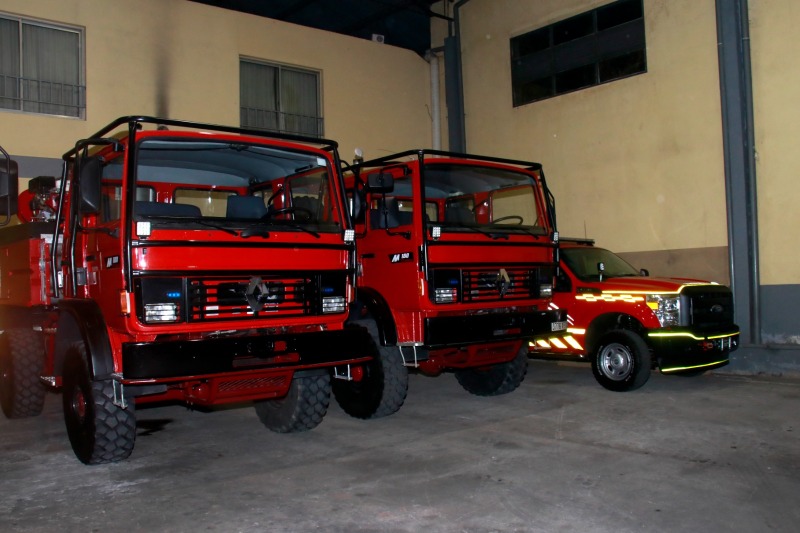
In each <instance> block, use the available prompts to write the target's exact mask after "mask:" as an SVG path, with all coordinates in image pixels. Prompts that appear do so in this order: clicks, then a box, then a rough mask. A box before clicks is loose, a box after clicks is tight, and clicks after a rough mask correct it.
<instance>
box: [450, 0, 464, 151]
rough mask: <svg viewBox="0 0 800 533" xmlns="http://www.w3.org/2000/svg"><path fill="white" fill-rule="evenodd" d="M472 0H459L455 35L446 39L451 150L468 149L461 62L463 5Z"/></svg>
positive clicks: (454, 10) (455, 11) (451, 30)
mask: <svg viewBox="0 0 800 533" xmlns="http://www.w3.org/2000/svg"><path fill="white" fill-rule="evenodd" d="M469 1H470V0H459V1H458V2H457V3H456V5H455V6H454V8H453V18H454V22H455V35H453V27H452V25H451V27H450V32H449V33H450V35H449V36H448V37H447V39H445V77H446V81H447V83H446V90H447V109H448V131H449V140H450V151H453V152H462V153H465V152H466V151H467V134H466V121H465V118H464V77H463V73H462V64H461V17H460V11H459V10H460V9H461V6H463V5H464V4H466V3H467V2H469Z"/></svg>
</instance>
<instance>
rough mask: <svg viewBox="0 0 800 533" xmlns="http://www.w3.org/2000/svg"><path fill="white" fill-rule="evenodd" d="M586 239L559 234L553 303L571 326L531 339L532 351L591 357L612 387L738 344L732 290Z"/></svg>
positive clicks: (699, 362) (672, 370)
mask: <svg viewBox="0 0 800 533" xmlns="http://www.w3.org/2000/svg"><path fill="white" fill-rule="evenodd" d="M593 244H594V243H593V241H591V240H580V239H562V241H561V243H560V253H561V270H560V274H559V277H558V281H557V284H556V289H555V292H554V295H553V304H552V305H553V306H554V307H558V308H561V309H567V310H568V312H569V316H568V320H569V327H568V329H567V331H566V332H564V333H563V334H560V335H551V336H550V337H549V338H542V339H538V340H535V341H531V342H530V351H531V356H532V357H535V358H557V359H564V358H566V359H575V360H587V359H588V360H590V361H591V364H592V371H593V373H594V376H595V378H596V379H597V381H598V382H599V383H600V384H601V385H602V386H603V387H605V388H607V389H609V390H613V391H628V390H634V389H637V388H639V387H641V386H642V385H644V384H645V383H646V382H647V380H648V378H649V377H650V370H651V368H652V367H658V368H659V369H660V370H661V372H662V373H665V374H680V375H697V374H700V373H702V372H704V371H706V370H709V369H712V368H718V367H721V366H724V365H726V364H728V361H729V356H730V352H732V351H733V350H736V348H738V346H739V327H738V326H737V325H736V324H734V322H733V294H732V293H731V290H730V289H729V288H728V287H726V286H724V285H719V284H717V283H712V282H709V281H703V280H697V279H686V278H651V277H649V275H648V272H647V271H646V270H636V269H635V268H634V267H632V266H631V265H629V264H628V263H627V262H625V261H624V260H623V259H622V258H621V257H619V256H618V255H616V254H614V253H613V252H610V251H608V250H605V249H603V248H598V247H595V246H594V245H593Z"/></svg>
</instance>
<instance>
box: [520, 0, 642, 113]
mask: <svg viewBox="0 0 800 533" xmlns="http://www.w3.org/2000/svg"><path fill="white" fill-rule="evenodd" d="M645 72H647V54H646V43H645V34H644V7H643V5H642V0H618V1H617V2H613V3H611V4H606V5H604V6H602V7H598V8H596V9H593V10H591V11H587V12H585V13H581V14H580V15H576V16H574V17H570V18H568V19H565V20H562V21H559V22H556V23H555V24H551V25H549V26H545V27H544V28H539V29H537V30H534V31H531V32H528V33H525V34H523V35H519V36H517V37H514V38H512V39H511V85H512V91H513V92H512V97H513V103H514V107H517V106H521V105H524V104H528V103H531V102H535V101H537V100H544V99H546V98H551V97H553V96H558V95H560V94H564V93H568V92H572V91H577V90H580V89H585V88H588V87H593V86H595V85H599V84H601V83H608V82H610V81H614V80H618V79H621V78H627V77H629V76H633V75H636V74H642V73H645Z"/></svg>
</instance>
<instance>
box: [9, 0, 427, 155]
mask: <svg viewBox="0 0 800 533" xmlns="http://www.w3.org/2000/svg"><path fill="white" fill-rule="evenodd" d="M0 11H2V12H5V13H10V14H15V15H22V16H26V17H33V18H37V19H42V20H45V21H52V22H56V23H61V24H68V25H75V26H80V27H83V28H85V34H86V54H85V55H86V86H87V111H86V120H85V121H84V120H76V119H67V118H59V117H50V116H44V115H31V114H23V113H15V112H5V111H0V145H3V146H4V147H5V148H6V150H8V151H9V152H10V153H11V154H12V155H15V156H31V157H51V158H52V157H60V155H61V154H63V153H64V152H66V151H67V150H68V149H69V148H70V147H71V146H72V144H73V143H74V142H75V141H76V140H77V139H79V138H83V137H86V136H87V135H90V134H91V133H93V132H95V131H97V130H98V129H99V128H101V127H102V126H104V125H105V124H107V123H108V122H110V121H111V120H113V119H114V118H116V117H118V116H122V115H131V114H154V115H162V114H165V115H167V116H169V117H170V118H175V119H183V120H192V121H201V122H212V123H219V124H227V125H234V126H238V125H239V58H240V56H245V57H251V58H256V59H261V60H266V61H272V62H277V63H284V64H288V65H294V66H300V67H303V68H309V69H314V70H317V71H319V72H321V77H322V87H323V108H324V112H323V116H324V118H325V136H326V137H328V138H332V139H334V140H337V141H338V142H339V143H340V147H341V153H342V156H343V158H344V159H346V160H350V159H351V158H352V153H353V149H354V148H355V147H356V146H359V147H362V148H363V149H364V151H365V153H366V155H367V157H378V156H379V155H386V154H387V153H390V152H393V151H400V150H406V149H409V148H413V147H418V146H428V145H430V142H431V139H430V117H429V114H428V111H429V108H430V82H429V67H428V64H427V63H426V62H425V61H424V60H423V59H422V58H420V57H419V56H417V55H416V54H415V53H413V52H410V51H408V50H402V49H399V48H396V47H392V46H388V45H382V44H377V43H373V42H371V41H367V40H363V39H356V38H352V37H346V36H342V35H338V34H334V33H330V32H323V31H318V30H313V29H310V28H304V27H301V26H295V25H291V24H285V23H281V22H277V21H274V20H271V19H266V18H263V17H254V16H250V15H245V14H241V13H235V12H232V11H227V10H223V9H217V8H213V7H209V6H205V5H201V4H197V3H194V2H188V1H187V0H136V1H135V2H131V1H124V0H2V1H1V2H0Z"/></svg>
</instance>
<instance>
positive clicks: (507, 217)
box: [492, 215, 525, 226]
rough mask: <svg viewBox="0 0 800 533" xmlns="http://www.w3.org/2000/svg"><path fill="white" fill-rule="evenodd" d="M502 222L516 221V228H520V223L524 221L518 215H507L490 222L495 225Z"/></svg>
mask: <svg viewBox="0 0 800 533" xmlns="http://www.w3.org/2000/svg"><path fill="white" fill-rule="evenodd" d="M504 220H516V221H517V226H521V225H522V223H523V222H524V221H525V219H523V218H522V217H521V216H519V215H508V216H505V217H500V218H496V219H494V220H492V224H497V223H498V222H503V221H504Z"/></svg>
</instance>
